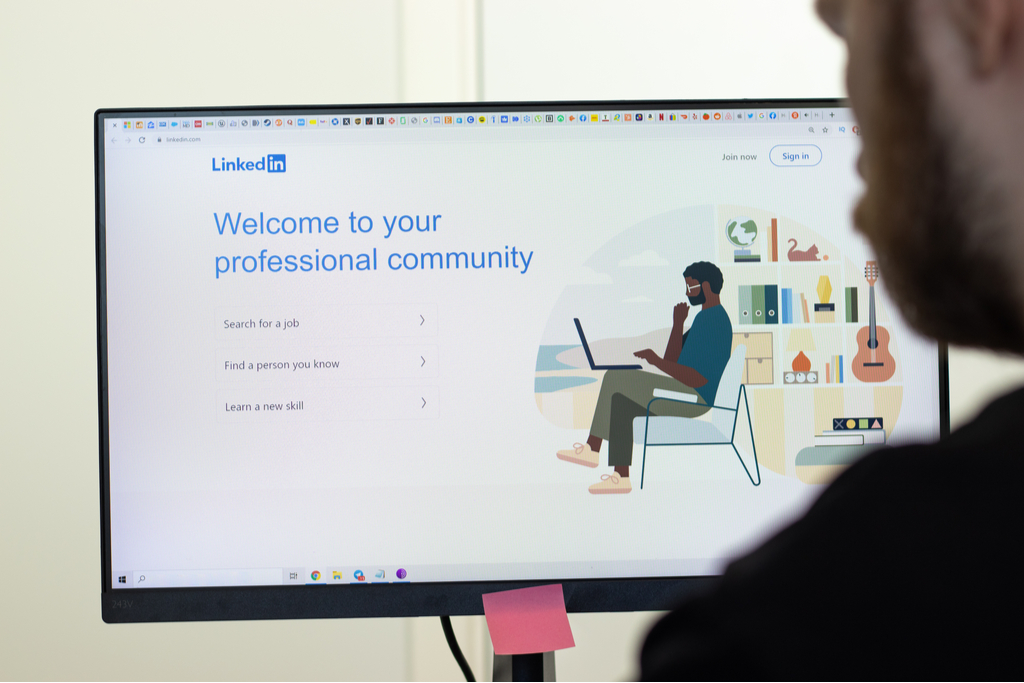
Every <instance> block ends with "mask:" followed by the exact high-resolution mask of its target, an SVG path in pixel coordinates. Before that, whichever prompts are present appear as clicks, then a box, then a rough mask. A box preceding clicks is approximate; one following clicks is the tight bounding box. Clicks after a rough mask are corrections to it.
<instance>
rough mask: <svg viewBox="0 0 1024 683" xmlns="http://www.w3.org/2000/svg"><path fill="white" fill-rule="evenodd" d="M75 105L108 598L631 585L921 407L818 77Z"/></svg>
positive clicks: (663, 595) (899, 433) (346, 596)
mask: <svg viewBox="0 0 1024 683" xmlns="http://www.w3.org/2000/svg"><path fill="white" fill-rule="evenodd" d="M95 126H96V128H95V133H96V139H95V142H96V246H97V252H96V253H97V301H98V350H99V389H100V393H99V424H100V449H99V451H100V465H101V466H100V473H101V494H102V495H101V515H102V531H103V537H102V543H103V547H102V558H103V567H102V577H103V578H102V595H103V601H102V604H103V618H104V620H106V621H109V622H126V621H163V620H205V619H258V618H303V617H355V616H413V615H438V614H441V615H453V614H474V613H481V612H482V602H481V599H480V595H481V594H482V593H487V592H492V591H498V590H502V589H506V588H513V587H518V586H527V585H534V584H541V583H555V582H557V583H561V584H563V586H564V590H565V596H566V603H567V608H568V609H569V610H570V611H615V610H639V609H664V608H668V607H671V606H672V604H674V602H675V601H677V600H678V599H680V598H681V597H683V596H685V595H686V594H687V593H688V592H690V591H692V590H694V589H696V588H698V587H701V586H703V585H706V584H707V583H708V582H709V581H710V580H711V579H709V578H708V577H713V576H715V575H716V574H718V573H720V572H721V570H722V568H723V567H724V565H725V563H726V562H727V561H728V560H729V558H731V557H734V556H736V555H737V554H739V553H742V552H743V551H744V550H745V549H749V548H751V547H753V546H754V545H755V544H757V543H759V542H760V541H761V540H763V539H764V538H766V536H767V535H769V534H771V533H773V532H774V531H776V530H777V529H779V528H780V527H781V526H783V525H784V524H786V523H787V521H789V520H791V519H793V518H795V517H796V516H798V515H800V514H801V512H802V511H803V510H804V509H806V508H807V506H808V505H809V504H810V503H811V502H812V501H813V500H814V499H815V497H816V496H818V495H819V494H820V492H821V491H822V490H823V487H824V485H825V484H827V482H829V481H830V480H832V479H833V478H834V477H836V476H839V475H840V474H841V473H842V471H843V470H844V469H845V468H846V467H848V466H849V465H850V464H851V463H853V462H855V461H856V459H857V458H858V457H860V456H861V455H863V454H864V453H865V452H866V451H869V450H872V449H875V448H878V447H881V446H884V445H887V444H892V445H896V444H903V443H908V442H912V441H917V440H932V439H935V438H937V437H939V436H940V435H941V434H943V433H944V432H945V431H946V430H948V421H949V418H948V405H947V399H946V366H945V354H944V349H943V348H941V347H940V346H939V345H937V344H935V343H934V342H931V341H928V340H926V339H923V338H921V337H919V336H917V335H916V334H914V333H913V332H912V331H911V330H910V329H909V328H908V326H907V325H906V324H905V323H904V322H903V320H902V319H901V318H900V315H899V312H898V311H897V309H896V307H895V306H894V305H893V302H892V301H891V300H890V299H889V297H888V296H887V294H886V289H885V274H884V273H878V272H877V268H876V267H875V265H874V258H873V256H872V254H871V251H870V249H869V247H868V245H867V244H866V242H865V241H864V240H863V239H862V238H861V237H860V236H859V235H858V233H856V232H855V231H854V229H853V227H852V224H851V209H852V207H853V206H854V204H855V202H856V200H857V198H858V196H859V194H860V193H861V191H862V183H861V181H860V179H859V178H858V176H857V173H856V170H855V162H856V159H857V155H858V151H859V147H860V145H859V128H858V124H857V122H856V121H855V120H854V118H853V116H852V115H851V111H850V110H849V109H848V107H847V105H846V104H845V103H844V102H843V101H839V100H814V101H811V100H804V101H749V100H737V101H716V102H685V101H647V102H557V103H486V104H484V103H472V104H451V105H380V106H377V105H374V106H337V107H326V106H309V107H245V108H222V109H189V108H181V109H159V110H156V109H118V110H114V109H108V110H100V111H98V112H97V113H96V115H95ZM577 319H578V320H579V321H580V323H581V325H582V326H584V327H585V328H586V330H587V339H588V342H589V344H588V347H589V348H588V349H586V350H585V349H584V348H583V345H582V344H581V338H580V335H579V334H578V332H577V327H576V323H575V322H574V321H575V320H577ZM645 350H647V351H645ZM588 352H590V353H592V355H593V357H594V360H595V361H597V362H599V363H601V364H602V365H618V366H623V365H625V366H629V365H635V364H638V363H639V364H640V365H641V366H642V369H641V370H632V369H612V370H606V369H602V368H601V367H592V366H591V364H590V363H588V359H587V356H588ZM636 352H641V353H640V354H639V356H638V355H637V354H636ZM680 368H681V369H680ZM595 439H596V441H595Z"/></svg>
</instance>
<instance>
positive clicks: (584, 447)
mask: <svg viewBox="0 0 1024 683" xmlns="http://www.w3.org/2000/svg"><path fill="white" fill-rule="evenodd" d="M683 278H684V280H685V282H686V296H687V299H688V300H689V302H690V303H689V305H687V304H686V302H682V303H679V304H676V306H675V308H674V309H673V310H672V332H671V334H670V335H669V338H668V344H667V346H666V347H665V354H664V356H659V355H658V354H657V353H655V352H654V351H652V350H651V349H644V350H642V351H637V352H636V353H634V354H633V355H634V356H636V357H637V358H640V359H641V360H644V361H646V362H648V363H650V364H651V365H653V366H654V367H655V368H657V369H658V370H660V371H661V372H663V373H665V374H664V375H663V374H659V373H654V372H646V371H643V370H609V371H608V372H606V373H605V375H604V379H603V381H602V383H601V392H600V394H599V395H598V399H597V409H596V410H595V411H594V419H593V422H592V423H591V426H590V438H588V439H587V442H586V443H584V444H580V443H577V444H575V445H574V446H573V447H572V448H570V449H566V450H563V451H558V458H559V459H560V460H565V461H567V462H571V463H576V464H578V465H585V466H587V467H597V466H598V464H600V451H601V444H602V442H604V441H607V442H608V465H609V466H610V467H613V468H614V473H613V474H605V475H602V476H601V481H600V482H598V483H596V484H594V485H593V486H591V487H590V492H591V493H629V492H630V491H632V490H633V487H632V486H631V485H630V482H629V466H630V465H631V464H632V461H633V418H635V417H640V416H643V415H646V414H647V403H648V402H649V401H650V400H651V398H652V396H653V393H654V390H655V389H666V390H669V391H677V392H681V393H688V394H690V395H693V396H696V397H697V401H696V403H678V402H670V401H658V402H657V403H655V404H654V405H653V406H651V414H652V415H668V416H676V417H697V416H699V415H702V414H704V413H706V412H707V411H708V410H710V409H711V406H712V405H713V404H714V402H715V393H716V392H717V391H718V383H719V381H720V380H721V378H722V373H723V372H724V371H725V366H726V364H727V363H728V362H729V355H730V354H731V352H732V322H731V321H730V320H729V314H728V313H726V311H725V308H724V307H723V306H722V304H721V301H720V299H719V294H720V293H721V291H722V284H723V281H724V278H723V277H722V271H721V270H719V269H718V267H717V266H715V265H714V264H713V263H708V262H707V261H698V262H697V263H693V264H691V265H689V266H688V267H687V268H686V270H685V271H683ZM690 306H700V307H701V310H700V312H699V313H697V314H696V315H695V316H694V318H693V323H692V324H691V325H690V329H689V330H688V331H686V332H684V331H683V328H684V323H685V322H686V319H687V317H688V316H689V313H690ZM666 375H668V376H667V377H666Z"/></svg>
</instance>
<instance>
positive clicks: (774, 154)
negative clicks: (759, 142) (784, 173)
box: [768, 145, 821, 166]
mask: <svg viewBox="0 0 1024 683" xmlns="http://www.w3.org/2000/svg"><path fill="white" fill-rule="evenodd" d="M768 159H769V160H770V161H771V162H772V163H773V164H775V165H776V166H817V165H818V164H819V163H821V148H820V147H818V146H817V145H775V146H774V147H772V149H771V151H770V152H768Z"/></svg>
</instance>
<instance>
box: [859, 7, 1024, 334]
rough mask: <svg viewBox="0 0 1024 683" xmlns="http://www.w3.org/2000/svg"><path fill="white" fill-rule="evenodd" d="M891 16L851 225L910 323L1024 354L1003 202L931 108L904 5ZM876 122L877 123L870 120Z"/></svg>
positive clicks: (939, 111)
mask: <svg viewBox="0 0 1024 683" xmlns="http://www.w3.org/2000/svg"><path fill="white" fill-rule="evenodd" d="M884 4H886V5H888V8H889V10H888V11H889V12H890V17H889V19H890V21H889V22H888V24H887V26H888V28H887V31H888V32H887V34H886V35H884V36H883V37H881V40H882V41H883V45H884V48H883V50H884V52H883V60H882V62H883V64H882V67H883V69H884V73H883V74H882V75H881V78H880V90H881V92H880V93H878V94H879V95H880V97H879V99H878V100H877V101H878V102H879V108H878V110H875V111H874V112H871V111H869V112H865V114H866V116H865V120H864V121H862V124H864V137H863V140H864V149H863V153H862V157H861V173H862V175H863V176H864V179H865V181H866V183H867V191H866V193H865V194H864V196H863V197H862V198H861V200H860V202H859V203H858V205H857V208H856V210H855V211H854V224H855V225H856V227H857V229H858V230H859V231H860V232H861V233H862V234H863V235H864V236H865V237H866V238H867V239H868V241H869V242H870V243H871V246H872V248H873V249H874V251H875V253H876V254H877V258H878V266H879V271H880V273H881V277H882V279H883V281H884V283H885V285H886V289H887V290H888V291H889V293H890V294H891V296H892V298H893V300H894V301H895V302H896V304H897V306H898V307H899V309H900V311H901V312H902V314H903V316H904V318H905V319H906V320H907V322H908V323H909V324H910V325H911V326H912V327H913V328H914V329H916V330H917V331H918V332H920V333H922V334H924V335H926V336H928V337H932V338H934V339H937V340H939V341H944V342H948V343H952V344H961V345H965V346H979V347H985V348H990V349H993V350H1004V351H1013V352H1016V353H1021V352H1022V351H1024V325H1022V319H1021V318H1022V316H1021V311H1022V310H1024V308H1022V305H1021V301H1020V297H1019V294H1018V290H1017V283H1016V281H1015V278H1014V277H1013V268H1012V263H1011V261H1012V255H1011V248H1012V246H1013V245H1012V242H1010V236H1011V235H1012V234H1013V225H1012V222H1011V221H1010V220H1008V216H1009V215H1010V214H1009V212H1008V211H1007V210H1006V209H1005V207H1006V201H1005V199H1004V197H1003V196H1002V195H1001V193H1000V192H999V191H998V190H997V189H996V188H998V187H999V185H998V184H997V183H996V182H992V181H994V180H995V179H994V178H991V177H990V176H989V174H988V172H987V170H986V166H985V164H984V163H982V162H981V161H979V160H978V159H977V158H976V156H975V155H973V154H972V149H973V147H972V146H971V145H969V144H967V142H966V141H965V140H963V139H962V137H961V134H958V132H957V131H958V129H957V126H956V122H955V121H954V120H953V119H952V118H950V117H949V116H948V115H944V112H945V111H947V108H944V107H941V106H940V105H939V103H938V102H936V100H935V96H934V92H933V90H934V89H933V87H932V86H931V84H930V82H929V78H928V70H927V68H926V65H925V63H924V58H923V56H922V55H921V53H920V48H919V47H918V46H917V45H918V43H917V40H916V37H915V36H914V35H913V30H912V23H911V20H910V16H909V14H910V9H909V7H908V5H909V3H902V2H891V3H890V2H886V3H884ZM872 114H874V115H872Z"/></svg>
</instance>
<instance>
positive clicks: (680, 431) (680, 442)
mask: <svg viewBox="0 0 1024 683" xmlns="http://www.w3.org/2000/svg"><path fill="white" fill-rule="evenodd" d="M746 355H747V347H745V346H743V345H742V344H741V345H740V346H737V347H736V348H735V349H734V350H733V352H732V356H730V357H729V362H728V363H727V364H726V366H725V371H724V372H723V373H722V378H721V380H719V384H718V393H717V394H716V395H715V403H714V405H713V406H712V407H711V410H710V411H709V412H710V413H711V415H710V418H711V419H710V420H701V419H697V418H692V417H673V416H666V415H652V414H651V406H652V405H654V404H655V403H656V402H658V401H669V402H674V403H697V397H696V396H692V395H690V394H684V393H681V392H677V391H667V390H665V389H655V390H654V397H653V398H652V399H651V400H650V401H649V402H648V403H647V415H646V416H643V417H637V418H634V419H633V442H634V443H642V444H643V445H644V455H643V460H641V462H640V488H641V490H642V489H643V487H644V467H645V465H646V464H647V447H648V446H732V450H733V452H734V453H736V457H737V458H739V461H740V465H742V466H743V471H744V472H746V473H747V478H748V479H750V483H751V484H753V485H754V486H759V485H760V484H761V468H760V466H759V465H758V462H757V446H756V445H755V444H754V426H753V423H752V421H751V419H750V403H749V401H748V400H747V388H746V386H745V385H744V384H743V383H742V379H743V366H744V364H745V363H746ZM741 399H742V402H743V407H744V410H743V412H744V413H745V414H746V417H747V427H748V428H749V429H750V445H751V448H752V449H753V451H754V471H755V473H756V474H757V480H756V481H755V480H754V477H753V476H752V475H751V474H750V470H749V469H748V468H747V465H746V463H745V462H743V457H742V456H741V455H740V452H739V449H737V448H736V443H735V441H736V423H737V421H738V419H739V416H740V400H741Z"/></svg>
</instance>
